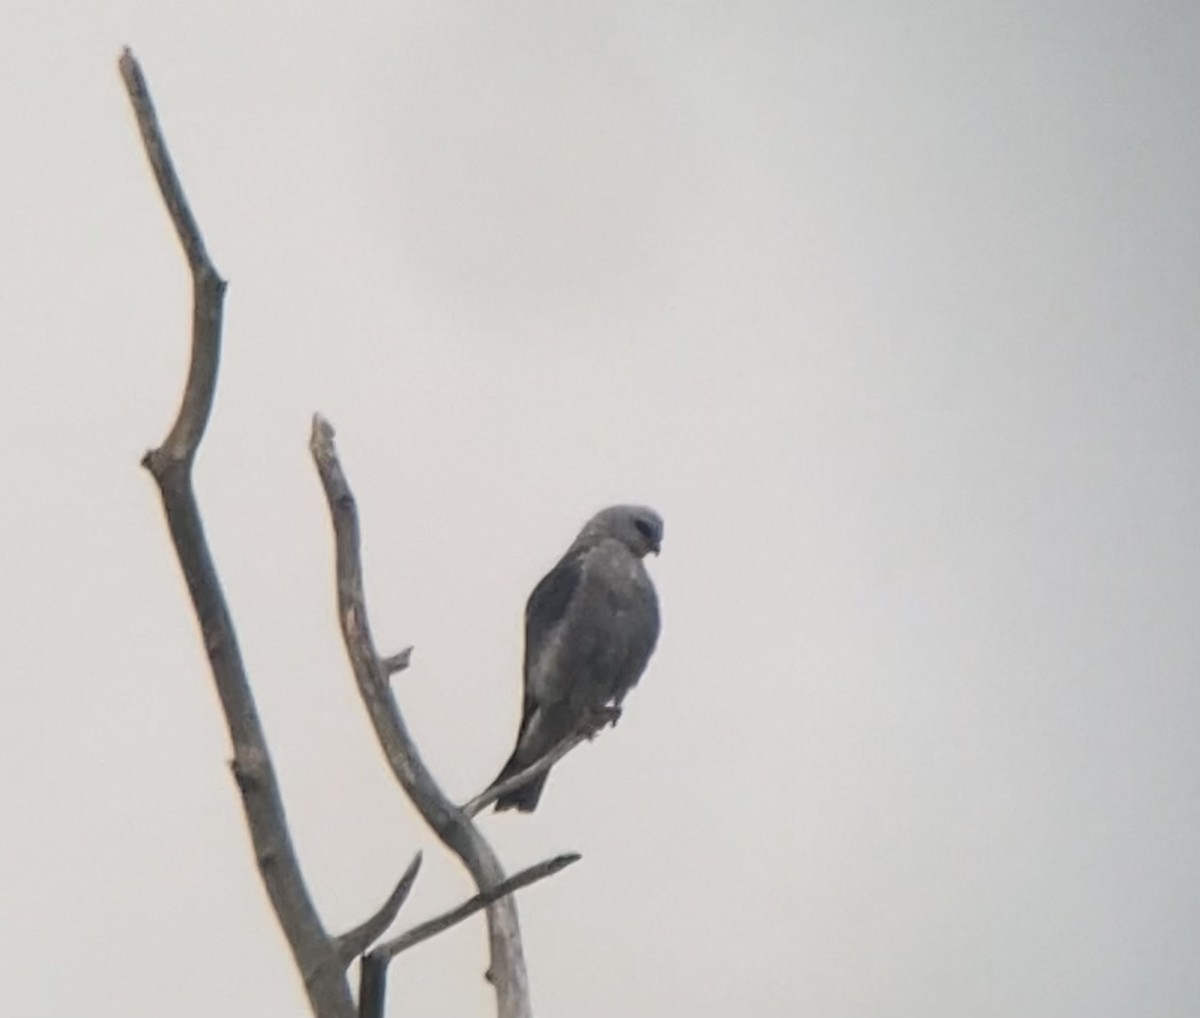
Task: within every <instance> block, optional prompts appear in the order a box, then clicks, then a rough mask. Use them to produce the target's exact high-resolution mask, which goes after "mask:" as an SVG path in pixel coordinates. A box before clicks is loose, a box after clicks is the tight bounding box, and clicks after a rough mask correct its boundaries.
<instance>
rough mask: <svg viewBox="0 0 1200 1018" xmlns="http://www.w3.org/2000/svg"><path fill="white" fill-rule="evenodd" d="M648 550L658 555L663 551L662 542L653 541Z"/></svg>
mask: <svg viewBox="0 0 1200 1018" xmlns="http://www.w3.org/2000/svg"><path fill="white" fill-rule="evenodd" d="M648 550H649V551H652V552H654V554H655V555H657V554H658V553H659V552H660V551H662V542H661V541H651V542H650V546H649V548H648Z"/></svg>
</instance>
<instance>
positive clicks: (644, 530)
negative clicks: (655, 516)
mask: <svg viewBox="0 0 1200 1018" xmlns="http://www.w3.org/2000/svg"><path fill="white" fill-rule="evenodd" d="M633 525H634V526H635V527H637V532H638V533H639V534H641V535H642V537H644V538H645V539H646V540H647V541H653V540H654V526H653V524H651V523H650V521H649V520H634V521H633Z"/></svg>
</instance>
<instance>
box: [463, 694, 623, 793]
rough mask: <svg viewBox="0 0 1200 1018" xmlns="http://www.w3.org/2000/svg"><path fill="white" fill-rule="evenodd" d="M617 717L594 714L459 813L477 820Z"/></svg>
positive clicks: (487, 789)
mask: <svg viewBox="0 0 1200 1018" xmlns="http://www.w3.org/2000/svg"><path fill="white" fill-rule="evenodd" d="M618 716H619V712H618V713H617V714H615V715H614V714H602V713H596V714H593V715H592V716H591V717H589V718H586V719H585V720H584V722H583V724H581V725H580V726H579V727H578V728H577V729H576V730H575V731H574V732H572V733H571V734H570V735H568V736H567V737H566V738H565V739H562V740H560V741H559V743H558V744H557V745H555V746H552V747H551V748H550V750H549V751H548V752H547V753H545V754H544V755H543V756H541V757H539V758H538V759H537V760H535V761H534V762H533V763H531V764H530V765H529V766H528V767H526V768H525V769H524V770H523V771H518V772H517V773H516V774H514V775H513V776H512V777H511V778H505V780H503V781H500V782H497V783H496V784H494V785H492V786H491V787H489V788H485V789H484V790H483V791H482V792H480V793H479V794H478V795H477V796H475V798H474V799H470V800H468V801H467V802H466V803H464V804H463V807H462V811H463V812H464V813H466V814H467V816H469V817H473V816H478V815H479V814H480V813H482V812H483V811H484V810H485V809H487V808H488V807H489V806H490V805H491V804H492V803H493V802H495V801H496V800H497V799H499V798H500V797H501V796H505V795H508V793H509V792H514V791H516V790H517V789H518V788H520V787H521V786H522V785H525V784H527V783H528V782H530V781H532V780H533V779H534V778H536V777H537V776H538V775H539V774H545V773H546V771H548V770H549V769H550V768H551V767H553V766H554V765H555V764H556V763H558V761H559V760H561V759H562V758H563V757H564V756H566V755H567V754H568V753H569V752H571V750H573V749H574V748H575V747H576V746H578V745H579V744H580V743H581V742H588V741H590V740H592V739H594V738H595V737H596V735H597V733H599V732H600V731H601V730H602V729H604V728H605V727H606V726H608V725H612V724H616V720H617V717H618Z"/></svg>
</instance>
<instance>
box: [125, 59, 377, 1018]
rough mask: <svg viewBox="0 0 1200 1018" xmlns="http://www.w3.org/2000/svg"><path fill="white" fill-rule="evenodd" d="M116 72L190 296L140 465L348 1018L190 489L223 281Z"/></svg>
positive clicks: (283, 867) (251, 802) (291, 886)
mask: <svg viewBox="0 0 1200 1018" xmlns="http://www.w3.org/2000/svg"><path fill="white" fill-rule="evenodd" d="M119 66H120V71H121V78H122V80H123V81H124V83H125V90H126V91H127V92H128V94H129V100H130V102H131V103H132V104H133V111H134V115H135V116H136V117H137V123H138V129H139V130H140V131H141V135H142V143H143V145H144V146H145V150H146V156H147V158H148V159H149V161H150V167H151V169H152V170H153V171H154V177H155V180H157V181H158V189H159V191H160V193H161V194H162V199H163V202H164V203H165V204H166V206H167V211H168V213H170V216H171V222H172V223H173V224H174V226H175V232H176V233H177V234H178V236H179V242H180V244H182V245H183V250H184V253H185V254H186V255H187V260H188V266H189V268H190V269H191V273H192V286H193V299H194V303H193V312H192V355H191V365H190V367H189V369H188V377H187V384H186V386H185V387H184V392H183V400H182V402H181V404H180V407H179V413H178V416H177V417H176V419H175V423H174V424H173V425H172V427H171V430H170V432H169V433H168V435H167V437H166V440H165V441H164V442H163V444H162V445H161V446H159V447H158V448H157V449H152V450H150V451H149V452H148V453H146V455H145V457H144V458H143V459H142V465H143V466H144V467H146V469H147V470H149V471H150V473H151V474H152V475H153V477H154V480H155V481H156V482H157V483H158V488H159V492H160V494H161V495H162V502H163V509H164V511H165V513H166V517H167V526H168V528H169V529H170V531H171V539H172V540H173V541H174V544H175V551H176V554H177V555H178V557H179V564H180V566H181V568H182V570H183V576H184V580H185V581H186V582H187V588H188V593H189V594H190V595H191V599H192V607H193V609H194V610H195V613H196V618H197V620H198V621H199V624H200V632H201V636H202V637H203V640H204V649H205V651H206V652H207V653H208V662H209V666H210V667H211V669H212V675H213V680H214V682H215V684H216V687H217V694H218V696H219V697H220V700H221V708H222V710H223V711H224V713H225V721H226V724H227V726H228V728H229V739H230V742H231V743H232V745H233V760H232V763H231V767H232V769H233V774H234V777H235V778H236V779H237V786H238V789H239V790H240V791H241V795H242V809H243V811H244V813H245V817H246V825H247V827H248V828H249V830H250V838H251V841H252V842H253V844H254V856H255V860H256V861H257V863H258V870H259V873H260V874H261V876H262V880H263V885H264V886H265V887H266V890H267V896H268V897H269V898H270V899H271V905H272V906H273V907H274V909H275V914H276V916H277V917H278V918H279V924H280V926H281V927H282V928H283V932H284V935H285V936H286V937H287V941H288V945H289V946H290V947H291V950H292V955H293V957H294V958H295V959H296V965H297V967H298V968H299V970H300V973H301V976H302V977H303V980H304V989H305V991H306V993H307V994H308V999H309V1003H310V1004H311V1006H312V1009H313V1012H314V1014H317V1015H319V1016H321V1018H351V1016H352V1015H353V1014H354V1003H353V1001H352V1000H351V997H350V989H349V986H348V984H347V981H346V976H345V967H344V966H343V964H342V961H341V959H340V958H339V957H338V953H337V951H336V949H335V945H334V942H333V941H332V940H331V939H330V938H329V936H328V935H327V934H326V932H325V930H324V928H323V927H322V925H321V921H320V918H319V917H318V916H317V912H316V909H315V908H314V907H313V903H312V899H311V898H310V896H309V893H308V889H307V887H306V886H305V883H304V878H303V876H302V874H301V872H300V865H299V862H298V861H297V859H296V853H295V850H294V849H293V848H292V841H291V837H290V835H289V833H288V827H287V820H286V818H285V816H284V810H283V802H282V800H281V798H280V795H279V786H278V783H277V782H276V779H275V769H274V767H273V766H272V764H271V757H270V755H269V753H268V752H267V741H266V737H265V735H264V734H263V729H262V725H261V724H260V722H259V719H258V710H257V708H256V706H255V703H254V696H253V694H252V693H251V691H250V684H249V682H248V681H247V679H246V669H245V666H244V665H243V663H242V655H241V651H240V649H239V648H238V641H237V633H236V632H235V630H234V626H233V619H232V617H231V616H230V614H229V608H228V606H227V605H226V602H225V595H224V593H223V592H222V590H221V583H220V580H219V579H218V578H217V572H216V568H215V566H214V565H213V561H212V556H211V554H210V553H209V550H208V541H207V538H206V537H205V533H204V524H203V522H202V521H201V518H200V509H199V506H198V505H197V503H196V495H195V491H194V489H193V486H192V463H193V461H194V460H195V456H196V450H197V448H198V447H199V445H200V440H201V438H203V436H204V430H205V428H206V426H207V424H208V418H209V414H210V412H211V410H212V402H213V393H214V392H215V391H216V384H217V365H218V363H219V361H220V350H221V315H222V309H223V304H224V295H225V282H224V280H223V279H221V277H220V275H218V273H217V270H216V268H215V267H214V265H213V263H212V260H211V259H210V258H209V256H208V252H207V250H206V249H205V246H204V241H203V239H202V237H201V235H200V230H199V228H198V227H197V226H196V221H195V219H194V217H193V216H192V212H191V209H190V208H189V207H188V203H187V200H186V198H185V197H184V194H183V188H182V186H181V185H180V183H179V178H178V176H177V174H176V173H175V167H174V165H173V164H172V162H171V157H170V154H169V153H168V151H167V146H166V143H165V141H164V140H163V136H162V132H161V130H160V128H159V125H158V118H157V116H156V114H155V111H154V105H153V103H152V101H151V99H150V93H149V90H148V89H147V87H146V80H145V78H144V77H143V75H142V70H141V68H140V67H139V66H138V63H137V60H136V59H134V56H133V54H132V53H131V52H130V51H129V50H128V49H127V50H125V51H124V53H123V54H122V55H121V59H120V64H119Z"/></svg>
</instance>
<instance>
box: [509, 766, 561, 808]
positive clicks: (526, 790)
mask: <svg viewBox="0 0 1200 1018" xmlns="http://www.w3.org/2000/svg"><path fill="white" fill-rule="evenodd" d="M549 776H550V772H549V771H544V772H543V773H541V774H539V775H538V776H537V777H536V778H530V779H529V780H528V781H527V782H525V784H523V785H522V786H521V787H520V788H515V789H513V790H512V791H511V792H509V793H508V794H507V795H502V796H500V798H499V799H497V800H496V812H497V813H499V812H500V811H502V810H506V809H517V810H520V811H521V812H522V813H532V812H533V811H534V810H535V809H536V808H537V804H538V799H540V798H541V797H542V788H543V787H544V786H545V784H546V779H547V778H548V777H549Z"/></svg>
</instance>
